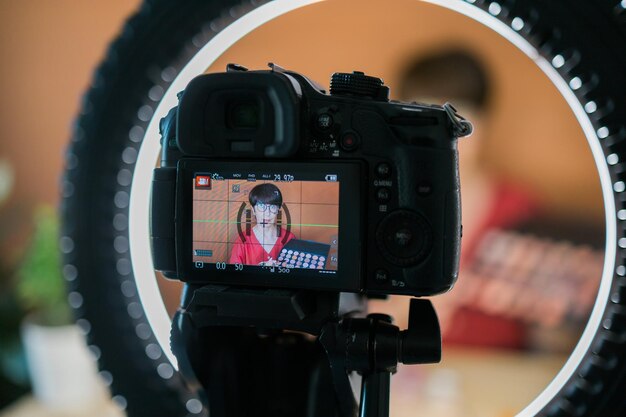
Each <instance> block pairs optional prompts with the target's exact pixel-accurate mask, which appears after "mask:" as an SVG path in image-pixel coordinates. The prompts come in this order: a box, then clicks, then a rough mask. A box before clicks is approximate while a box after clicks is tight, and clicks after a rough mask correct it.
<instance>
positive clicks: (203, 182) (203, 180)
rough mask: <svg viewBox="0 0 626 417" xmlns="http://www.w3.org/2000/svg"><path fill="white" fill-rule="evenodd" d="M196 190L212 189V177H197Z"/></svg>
mask: <svg viewBox="0 0 626 417" xmlns="http://www.w3.org/2000/svg"><path fill="white" fill-rule="evenodd" d="M196 188H206V189H210V188H211V177H210V176H208V175H196Z"/></svg>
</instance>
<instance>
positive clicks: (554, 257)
mask: <svg viewBox="0 0 626 417" xmlns="http://www.w3.org/2000/svg"><path fill="white" fill-rule="evenodd" d="M138 5H139V1H136V0H132V1H131V0H124V1H120V0H113V1H108V2H80V1H78V0H73V1H72V0H57V1H55V2H49V1H44V0H34V1H29V2H13V1H9V0H0V19H1V21H2V22H3V25H2V26H0V60H1V62H2V65H0V91H2V95H1V96H0V103H1V106H0V108H1V111H0V294H1V295H0V326H1V328H0V416H2V417H9V416H19V415H28V416H38V415H42V416H45V415H85V414H84V408H81V407H84V404H79V402H77V403H75V404H73V405H72V404H71V401H72V400H71V399H70V400H69V401H70V405H69V406H68V405H67V404H61V405H59V404H54V402H52V403H45V400H41V399H40V398H41V397H37V398H38V399H37V400H33V399H32V394H31V386H32V383H31V382H30V381H31V378H30V377H29V376H28V374H27V372H26V366H25V363H26V359H25V354H24V352H25V349H23V348H22V347H21V346H22V345H23V344H22V343H21V342H20V340H21V338H22V339H23V338H24V335H23V334H24V333H25V332H24V330H23V329H24V328H25V327H27V326H25V324H24V323H25V322H26V323H28V322H29V321H33V320H32V317H33V315H32V313H33V312H36V311H39V312H41V311H44V312H45V314H44V315H45V316H46V317H52V316H55V317H56V316H59V317H61V318H59V319H58V320H54V321H57V322H63V321H64V320H65V322H69V321H70V320H68V319H67V318H65V319H64V318H63V315H64V314H67V312H63V311H61V312H58V313H56V312H55V311H59V310H62V307H59V306H58V305H59V304H63V303H64V295H63V294H62V292H61V291H60V289H62V284H63V283H62V280H61V278H60V274H57V275H55V273H54V272H53V271H55V270H56V272H57V273H58V270H59V266H58V261H55V259H54V253H55V250H54V248H53V247H54V244H53V245H52V246H50V244H49V242H53V243H55V242H54V241H55V230H56V229H55V227H58V226H57V224H56V218H55V215H54V208H56V207H58V205H59V202H60V198H61V197H60V188H59V182H60V178H61V174H62V169H63V155H64V150H65V147H66V145H67V143H68V141H69V137H70V132H71V126H72V121H73V120H74V118H75V117H76V114H77V113H78V111H79V109H80V103H81V96H82V94H83V92H84V91H85V90H86V89H87V88H88V87H89V85H90V81H91V77H92V72H93V70H94V69H95V67H96V65H98V63H99V62H100V60H101V59H103V57H104V54H105V51H106V48H107V45H108V43H109V42H110V41H111V40H113V39H114V37H115V36H116V34H117V33H118V32H119V30H120V29H121V25H122V24H123V22H124V20H125V19H126V18H127V17H128V16H129V15H130V14H131V13H132V12H133V11H134V10H135V9H136V8H137V6H138ZM348 16H349V17H350V18H347V17H348ZM455 54H456V55H459V54H460V55H463V56H465V57H469V58H470V60H471V61H472V62H473V63H477V65H478V68H479V72H480V73H481V74H482V75H481V77H482V78H483V79H484V80H486V84H481V82H477V81H476V80H475V78H471V77H470V78H467V81H466V82H464V83H462V85H465V86H466V85H468V84H470V85H478V86H479V87H478V90H480V91H483V92H485V95H486V97H483V98H482V99H478V101H476V99H475V95H472V93H467V92H466V91H465V90H466V89H464V88H462V87H460V88H459V89H457V90H448V89H446V88H423V87H425V84H428V86H431V85H436V84H435V83H441V77H439V79H437V78H436V77H435V78H433V76H432V74H431V75H424V74H428V71H429V70H425V71H426V72H425V73H422V72H419V71H418V72H415V71H413V69H414V68H416V67H418V68H421V67H420V64H421V63H423V62H425V61H428V60H432V59H434V60H435V61H436V62H437V61H438V59H439V58H441V57H442V56H443V57H444V58H445V56H446V55H455ZM269 61H272V62H276V63H278V64H279V65H281V66H282V67H285V68H288V69H292V70H295V71H298V72H302V73H304V74H306V75H308V76H309V77H310V78H312V79H314V80H316V81H318V82H320V83H321V84H322V85H325V86H328V80H329V79H330V75H331V74H332V73H333V72H335V71H338V72H351V71H352V70H360V71H364V72H366V73H367V74H369V75H374V76H379V77H381V78H383V79H384V81H385V83H386V84H387V85H389V86H390V88H391V95H392V98H401V99H404V100H418V101H420V100H421V101H431V102H432V101H433V100H435V102H437V100H444V99H450V100H451V101H452V102H453V103H455V104H457V107H458V108H459V111H460V113H461V114H467V116H468V117H469V118H472V119H473V120H474V121H475V122H476V133H475V135H474V136H473V137H470V138H466V139H462V140H461V144H460V152H461V158H462V159H461V185H462V196H463V201H464V207H463V216H464V226H465V230H466V232H467V233H466V236H465V237H464V244H466V243H467V242H468V239H469V238H468V236H467V234H468V233H469V235H470V236H473V237H472V239H471V241H472V242H473V244H472V248H473V249H472V250H471V257H470V256H468V255H465V254H464V260H463V265H462V271H461V275H460V279H459V285H458V287H457V288H456V289H455V290H454V291H453V292H452V293H450V294H445V295H442V296H439V297H436V299H435V300H434V301H435V303H436V304H437V307H438V309H439V312H440V316H441V320H442V326H443V328H444V357H443V358H444V360H443V363H442V364H440V365H429V366H421V367H412V368H408V367H404V368H402V369H401V370H400V372H399V373H398V374H397V375H396V376H395V377H394V378H392V403H393V404H392V410H391V415H393V416H404V415H407V416H408V415H411V416H416V415H438V416H448V415H449V416H457V415H458V416H495V417H502V416H508V415H514V414H515V413H517V412H519V411H520V410H521V409H522V408H523V407H524V406H525V405H526V404H528V403H529V402H530V401H531V400H532V399H533V398H534V397H535V396H536V395H537V394H538V393H539V392H540V391H541V390H542V389H543V388H544V387H545V386H546V385H547V383H549V381H550V380H551V379H552V378H553V377H554V375H555V374H556V372H558V370H559V369H560V367H561V365H562V364H563V362H564V361H565V360H566V358H567V356H568V354H569V352H571V349H572V347H573V345H574V344H575V342H576V340H577V339H578V336H579V335H580V332H581V331H582V329H583V327H584V324H585V322H586V318H587V317H588V312H589V309H590V308H591V303H592V301H593V298H594V297H595V291H596V288H597V285H598V282H599V278H600V272H601V265H602V261H603V245H604V231H603V227H604V223H603V204H602V196H601V192H600V186H599V178H598V175H597V173H596V171H595V166H594V163H593V159H592V155H591V152H590V151H589V148H588V145H587V143H586V140H585V138H584V136H583V134H582V131H581V129H580V127H579V126H578V124H577V122H576V120H575V118H574V116H573V114H572V112H571V110H570V109H569V107H568V106H567V104H566V102H565V101H564V100H563V98H562V97H561V96H560V95H559V93H558V92H557V90H556V89H555V87H554V86H553V85H552V84H551V83H550V82H549V80H548V79H547V77H546V76H545V75H544V74H543V73H542V72H541V71H540V70H539V69H538V68H537V67H536V66H535V65H534V63H533V62H532V61H531V60H530V59H528V58H527V57H526V56H524V55H523V54H522V53H521V52H519V51H518V50H516V49H515V48H514V47H512V46H511V44H510V43H508V41H507V40H505V39H503V38H501V37H500V36H498V35H496V34H495V33H493V32H492V31H491V30H489V29H488V28H485V27H483V26H481V25H479V24H478V23H476V22H474V21H471V20H470V19H468V18H466V17H463V16H460V15H457V14H455V13H452V12H450V11H447V10H443V9H441V8H439V7H436V6H433V5H430V4H425V3H421V2H418V1H415V0H396V1H394V2H393V3H389V2H384V1H382V0H367V1H358V2H357V1H355V0H339V1H328V2H324V3H322V4H318V5H314V6H309V7H307V8H304V9H300V10H297V11H295V12H292V13H290V14H288V15H286V16H283V17H281V18H278V19H276V20H275V21H272V22H270V23H268V24H266V25H264V26H262V27H260V28H258V29H257V30H255V31H254V32H252V33H251V34H250V35H248V36H247V37H245V38H243V39H241V40H240V41H239V42H238V43H237V44H235V45H234V46H233V47H232V48H230V49H229V50H228V51H227V52H226V53H225V54H224V55H223V56H222V57H220V58H219V59H218V60H217V62H215V63H214V64H213V65H211V66H210V67H209V68H208V69H207V71H209V72H213V71H222V70H224V69H225V67H226V64H227V63H229V62H236V63H239V64H241V65H244V66H246V67H248V68H264V67H265V66H266V64H267V62H269ZM444 61H445V59H444ZM442 65H444V66H445V65H447V67H445V68H449V67H450V64H445V63H444V64H442ZM472 65H474V64H472ZM455 66H456V65H454V64H453V65H452V67H455ZM460 67H462V66H460ZM435 68H437V67H435ZM442 68H444V67H442ZM430 71H431V73H432V70H430ZM441 71H443V72H441ZM441 71H437V70H435V73H443V74H445V73H446V72H445V71H447V70H441ZM468 71H471V70H468ZM416 74H418V75H416ZM419 74H421V75H419ZM429 77H430V78H429ZM454 77H456V75H454ZM462 79H465V78H462ZM445 84H446V83H445V82H443V84H442V85H445ZM470 90H471V88H470ZM440 104H441V103H440ZM464 110H465V113H464ZM472 141H474V142H475V144H476V146H474V145H472V144H471V143H472ZM470 147H476V148H479V150H470ZM464 148H467V152H466V153H467V154H468V155H470V154H471V155H473V156H471V160H470V159H467V158H466V159H465V160H464V159H463V153H464ZM466 183H467V189H466V188H465V187H466ZM470 190H471V192H470ZM503 212H504V213H508V214H507V215H508V217H507V218H506V219H505V220H502V219H500V217H499V215H498V213H503ZM46 242H48V243H46ZM465 250H466V248H465V246H464V251H465ZM35 255H37V256H35ZM39 255H42V257H43V259H40V257H39ZM44 255H46V256H44ZM55 262H56V263H55ZM583 266H584V268H583ZM576 274H577V275H576ZM573 275H576V278H572V276H573ZM572 279H573V281H572ZM159 284H160V286H161V288H162V293H163V296H164V301H165V303H166V305H167V307H168V311H170V312H171V313H173V311H174V310H175V308H176V303H177V301H178V292H179V291H180V286H179V285H178V284H177V283H171V282H165V281H163V280H161V281H160V283H159ZM564 288H569V291H568V292H564V291H563V289H564ZM580 294H582V295H583V296H582V297H581V299H576V297H577V296H579V295H580ZM523 295H526V296H523ZM59 300H61V301H62V302H61V301H59ZM372 308H373V309H376V310H377V311H381V310H384V311H388V312H391V313H393V314H394V316H395V317H396V319H397V321H398V323H399V324H400V325H403V324H404V323H405V320H406V317H405V315H406V310H407V309H408V307H407V304H406V300H403V299H400V298H398V299H396V298H392V299H391V300H389V301H387V302H384V303H383V302H376V303H374V305H373V307H372ZM40 316H41V314H40ZM29 318H30V319H29ZM20 329H22V336H21V337H20ZM477 329H480V332H482V333H485V334H491V335H495V336H494V337H492V338H485V339H476V338H471V337H469V336H468V335H471V334H475V333H477ZM78 330H79V331H78V333H80V323H79V329H78ZM77 337H79V338H80V335H78V336H77ZM92 353H93V352H92ZM86 360H87V359H86ZM35 363H36V362H34V360H31V370H32V368H34V367H37V366H38V365H34V364H35ZM87 363H88V362H87ZM72 366H74V367H77V366H78V365H76V364H74V365H67V367H72ZM90 366H93V363H91V364H89V363H88V365H84V367H90ZM50 372H62V370H58V369H57V370H54V371H50ZM94 373H95V371H94ZM75 378H83V377H75ZM84 378H86V377H84ZM98 383H99V381H98V380H97V378H96V382H94V384H95V385H98ZM94 392H98V394H94V395H100V397H98V398H102V401H101V402H98V403H97V404H99V405H97V406H94V405H93V404H92V407H96V409H97V411H93V410H92V412H90V413H91V414H90V415H98V414H97V413H100V415H121V411H119V410H118V409H117V408H116V407H115V406H113V405H111V404H110V403H109V402H108V401H107V399H106V397H107V395H106V391H105V390H104V389H103V388H102V389H101V388H98V387H96V388H94ZM84 396H85V395H83V397H84ZM44 398H45V396H44ZM68 398H69V397H68ZM3 409H4V411H2V410H3ZM49 410H56V411H49ZM76 410H79V411H76ZM81 410H83V411H81ZM50 413H53V414H50ZM72 413H75V414H72ZM81 413H83V414H81Z"/></svg>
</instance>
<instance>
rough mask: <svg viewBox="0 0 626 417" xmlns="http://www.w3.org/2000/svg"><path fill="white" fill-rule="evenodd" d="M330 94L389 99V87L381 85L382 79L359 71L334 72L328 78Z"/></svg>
mask: <svg viewBox="0 0 626 417" xmlns="http://www.w3.org/2000/svg"><path fill="white" fill-rule="evenodd" d="M330 95H331V96H342V95H349V96H358V97H360V98H364V97H369V98H372V99H374V100H378V101H389V87H387V86H385V85H383V80H381V79H380V78H377V77H370V76H369V75H365V73H363V72H360V71H353V72H352V73H347V72H336V73H334V74H333V75H332V78H331V80H330Z"/></svg>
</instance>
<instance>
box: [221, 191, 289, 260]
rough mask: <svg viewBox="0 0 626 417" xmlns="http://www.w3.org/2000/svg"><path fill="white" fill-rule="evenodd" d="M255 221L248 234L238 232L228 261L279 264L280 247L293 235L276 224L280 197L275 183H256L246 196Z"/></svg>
mask: <svg viewBox="0 0 626 417" xmlns="http://www.w3.org/2000/svg"><path fill="white" fill-rule="evenodd" d="M248 199H249V201H250V205H251V206H252V208H253V212H254V217H255V218H256V224H255V226H254V227H252V229H251V231H250V233H246V234H243V233H242V235H240V236H239V237H238V238H237V241H236V242H235V244H234V246H233V250H232V253H231V255H230V263H231V264H243V265H267V266H272V265H278V262H277V261H276V258H278V256H279V254H280V251H281V249H282V248H283V247H284V246H285V244H286V243H287V242H289V241H290V240H291V239H295V237H296V236H295V235H294V234H293V233H291V232H289V231H287V230H285V229H284V228H283V227H281V226H280V225H278V224H276V218H277V217H278V212H279V211H280V209H281V207H282V205H283V196H282V194H281V192H280V190H279V189H278V187H276V186H275V185H274V184H269V183H267V184H259V185H257V186H256V187H254V188H253V189H252V190H250V194H249V195H248Z"/></svg>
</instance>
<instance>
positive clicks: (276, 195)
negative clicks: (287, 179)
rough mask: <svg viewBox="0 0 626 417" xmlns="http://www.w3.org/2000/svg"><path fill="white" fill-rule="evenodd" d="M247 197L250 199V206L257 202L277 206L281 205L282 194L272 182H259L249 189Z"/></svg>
mask: <svg viewBox="0 0 626 417" xmlns="http://www.w3.org/2000/svg"><path fill="white" fill-rule="evenodd" d="M248 199H249V200H250V204H251V205H252V207H254V206H255V205H256V203H258V202H261V203H264V204H274V205H276V206H278V207H281V206H282V205H283V195H282V194H281V193H280V190H279V189H278V187H277V186H275V185H274V184H269V183H266V184H259V185H257V186H256V187H254V188H253V189H252V190H250V194H249V195H248Z"/></svg>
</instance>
